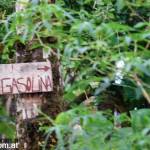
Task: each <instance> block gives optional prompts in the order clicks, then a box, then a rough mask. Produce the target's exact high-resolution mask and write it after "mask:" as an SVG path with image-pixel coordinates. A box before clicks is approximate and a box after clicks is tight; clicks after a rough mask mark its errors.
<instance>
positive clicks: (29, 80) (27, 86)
mask: <svg viewBox="0 0 150 150" xmlns="http://www.w3.org/2000/svg"><path fill="white" fill-rule="evenodd" d="M26 90H27V91H28V92H30V90H31V79H30V77H28V78H27V85H26Z"/></svg>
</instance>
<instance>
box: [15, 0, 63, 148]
mask: <svg viewBox="0 0 150 150" xmlns="http://www.w3.org/2000/svg"><path fill="white" fill-rule="evenodd" d="M19 1H20V0H19ZM22 1H24V0H22ZM20 5H21V4H17V5H16V10H17V11H19V10H20V8H21V10H22V8H24V7H23V6H20ZM14 47H15V49H16V63H27V62H28V63H29V62H46V61H47V62H49V61H50V62H51V70H52V76H53V79H52V80H53V91H51V92H43V93H41V92H39V93H33V94H17V95H16V100H17V103H16V109H17V116H16V127H17V136H18V139H19V141H20V145H19V149H21V150H25V149H27V150H38V149H41V148H40V147H39V145H38V142H39V141H41V140H44V138H43V137H42V136H43V133H39V132H37V131H38V127H39V126H38V123H37V122H36V120H35V119H36V118H37V117H38V113H37V112H36V111H35V108H36V107H38V108H40V109H41V110H42V111H43V112H44V113H45V114H47V115H48V116H50V117H51V118H53V119H54V118H55V117H56V116H57V114H58V113H60V112H62V111H63V109H64V108H63V102H62V91H61V83H60V81H61V76H60V62H59V59H55V56H54V55H52V54H49V55H47V57H45V55H43V50H42V48H41V47H40V48H36V49H34V50H32V51H27V49H28V43H26V45H23V44H22V43H21V42H19V41H16V43H15V45H14ZM53 50H54V51H55V53H58V50H57V49H53ZM25 58H26V59H25Z"/></svg>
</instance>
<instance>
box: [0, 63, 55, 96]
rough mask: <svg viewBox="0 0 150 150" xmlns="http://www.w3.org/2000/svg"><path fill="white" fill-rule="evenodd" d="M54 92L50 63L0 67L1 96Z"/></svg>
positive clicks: (4, 65) (3, 65)
mask: <svg viewBox="0 0 150 150" xmlns="http://www.w3.org/2000/svg"><path fill="white" fill-rule="evenodd" d="M52 90H53V82H52V71H51V64H50V62H34V63H17V64H1V65H0V94H20V93H36V92H48V91H52Z"/></svg>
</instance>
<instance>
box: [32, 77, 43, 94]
mask: <svg viewBox="0 0 150 150" xmlns="http://www.w3.org/2000/svg"><path fill="white" fill-rule="evenodd" d="M38 86H39V87H38V88H39V89H38V90H34V89H33V87H34V77H32V92H41V90H40V82H39V83H38Z"/></svg>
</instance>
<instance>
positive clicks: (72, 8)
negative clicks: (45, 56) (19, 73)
mask: <svg viewBox="0 0 150 150" xmlns="http://www.w3.org/2000/svg"><path fill="white" fill-rule="evenodd" d="M26 7H27V9H26V10H24V11H21V12H16V13H13V14H11V15H9V16H8V17H7V19H6V20H2V21H1V25H3V26H2V28H1V29H2V31H1V32H2V33H3V34H4V33H5V32H7V33H6V34H5V36H3V35H2V36H1V37H3V41H2V42H1V46H2V47H3V49H2V55H1V56H2V57H1V58H2V60H1V63H9V62H12V61H13V60H12V61H11V59H12V58H13V53H14V52H15V51H14V49H13V45H14V43H15V42H16V41H20V42H21V43H23V44H24V45H25V44H29V49H30V50H32V49H36V48H38V47H43V49H44V50H45V52H48V51H50V52H51V53H52V54H53V55H56V56H58V55H57V54H55V52H54V51H53V50H52V49H51V48H57V49H59V50H60V54H59V57H60V58H61V66H62V76H63V79H64V80H63V82H64V83H63V85H64V88H63V91H64V101H65V102H66V103H67V104H69V103H70V102H72V100H73V99H75V98H76V97H78V96H79V95H80V94H82V93H84V94H85V96H86V99H90V97H91V96H93V97H94V100H93V101H92V102H91V103H90V104H91V107H92V108H93V106H94V105H95V106H98V109H100V110H104V109H103V107H104V104H105V105H106V104H108V103H109V104H110V103H111V104H112V105H113V106H111V107H109V106H108V108H111V109H112V111H113V112H114V110H115V109H117V111H118V113H119V114H121V113H123V112H126V113H127V114H128V115H129V116H126V115H125V114H121V115H118V116H117V118H116V117H112V114H111V113H110V114H107V112H101V111H98V112H95V111H90V110H89V109H88V110H87V109H85V108H84V107H83V106H77V105H75V104H74V105H73V104H71V107H72V108H73V109H71V110H69V111H67V112H64V113H62V114H60V115H59V116H58V117H57V119H56V120H55V121H53V120H51V119H50V121H51V122H53V124H54V127H41V128H40V129H41V130H42V129H46V133H48V136H49V135H50V134H51V133H52V131H55V132H56V135H57V136H58V139H59V140H58V145H57V148H56V149H65V147H67V148H68V149H90V150H91V149H92V150H94V149H95V150H97V149H101V148H102V149H149V146H150V145H149V143H148V139H149V121H150V116H149V110H148V109H142V110H138V111H134V109H140V108H145V107H149V104H150V85H149V84H150V80H149V76H150V59H149V58H150V57H149V55H150V52H149V49H150V13H149V11H150V1H149V0H126V1H125V0H76V1H75V0H64V1H63V0H58V1H57V3H56V4H47V2H46V1H45V0H42V1H41V3H40V4H38V0H32V1H31V3H30V4H28V3H27V4H26ZM50 37H53V40H57V44H54V43H55V42H53V41H52V40H50V41H49V40H47V41H48V42H47V43H46V42H45V41H46V40H44V39H48V38H50ZM31 41H32V42H31ZM120 64H122V65H120ZM119 66H120V67H119ZM105 101H106V102H107V103H105ZM102 104H103V105H102ZM82 107H83V108H82ZM131 110H132V111H131ZM130 111H131V112H130ZM129 112H130V113H129ZM135 116H137V118H136V117H135ZM113 119H114V121H115V123H116V122H117V121H119V123H120V126H122V128H118V127H116V126H115V123H113V121H112V120H113ZM75 124H78V127H79V128H80V129H79V130H78V129H74V128H73V127H74V126H75ZM124 124H125V125H124ZM114 127H115V128H114Z"/></svg>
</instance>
